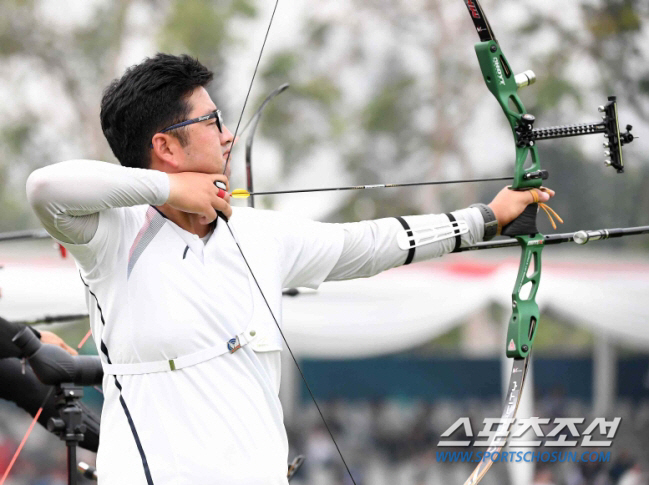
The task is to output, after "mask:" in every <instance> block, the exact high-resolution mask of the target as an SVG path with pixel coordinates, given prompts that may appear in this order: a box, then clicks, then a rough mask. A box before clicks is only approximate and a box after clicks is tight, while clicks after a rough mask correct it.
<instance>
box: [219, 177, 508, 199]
mask: <svg viewBox="0 0 649 485" xmlns="http://www.w3.org/2000/svg"><path fill="white" fill-rule="evenodd" d="M498 180H514V177H490V178H482V179H458V180H441V181H439V180H438V181H433V182H409V183H405V184H374V185H349V186H346V187H324V188H320V189H297V190H272V191H269V192H248V191H247V190H246V189H234V190H233V191H232V193H231V194H230V195H231V196H232V197H233V198H235V199H247V198H248V197H250V196H252V195H277V194H300V193H306V192H334V191H338V190H366V189H393V188H396V187H415V186H418V185H447V184H468V183H474V182H495V181H498Z"/></svg>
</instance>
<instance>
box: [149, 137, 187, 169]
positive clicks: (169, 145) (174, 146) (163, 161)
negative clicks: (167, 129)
mask: <svg viewBox="0 0 649 485" xmlns="http://www.w3.org/2000/svg"><path fill="white" fill-rule="evenodd" d="M151 143H152V144H153V150H152V153H151V162H152V166H153V165H154V164H155V165H160V166H161V168H168V169H171V170H170V171H176V170H178V167H179V163H180V158H179V157H180V153H181V152H182V147H181V146H180V142H179V141H178V139H177V138H175V137H173V136H171V135H167V134H166V133H156V134H155V135H153V139H152V140H151ZM155 162H157V163H155ZM164 171H166V170H164Z"/></svg>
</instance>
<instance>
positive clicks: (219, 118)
mask: <svg viewBox="0 0 649 485" xmlns="http://www.w3.org/2000/svg"><path fill="white" fill-rule="evenodd" d="M211 119H214V120H216V127H217V128H218V129H219V131H220V132H221V133H223V117H222V116H221V110H220V109H215V110H214V111H212V112H211V113H210V114H208V115H203V116H199V117H198V118H192V119H191V120H186V121H182V122H180V123H176V124H175V125H171V126H168V127H166V128H165V129H164V130H160V131H159V133H166V132H167V131H169V130H175V129H176V128H182V127H183V126H187V125H192V124H194V123H200V122H201V121H207V120H211Z"/></svg>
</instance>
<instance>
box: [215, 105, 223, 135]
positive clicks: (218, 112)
mask: <svg viewBox="0 0 649 485" xmlns="http://www.w3.org/2000/svg"><path fill="white" fill-rule="evenodd" d="M216 126H217V128H218V129H219V131H220V132H221V133H223V117H222V116H221V110H220V109H217V110H216Z"/></svg>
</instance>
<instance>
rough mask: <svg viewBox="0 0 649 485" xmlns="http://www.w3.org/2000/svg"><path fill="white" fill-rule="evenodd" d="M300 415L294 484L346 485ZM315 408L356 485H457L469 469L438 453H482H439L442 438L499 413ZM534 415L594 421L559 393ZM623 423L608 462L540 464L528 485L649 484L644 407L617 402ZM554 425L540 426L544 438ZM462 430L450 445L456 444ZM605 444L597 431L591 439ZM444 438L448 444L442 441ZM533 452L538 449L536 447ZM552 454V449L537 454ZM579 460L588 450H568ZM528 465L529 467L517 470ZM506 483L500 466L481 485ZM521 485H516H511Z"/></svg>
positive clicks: (312, 420)
mask: <svg viewBox="0 0 649 485" xmlns="http://www.w3.org/2000/svg"><path fill="white" fill-rule="evenodd" d="M305 407H308V409H307V410H305V412H304V413H300V417H299V418H298V419H295V420H292V421H291V420H289V419H288V417H287V424H288V430H289V442H290V443H291V457H292V456H293V455H295V454H298V453H302V454H304V455H305V456H306V461H305V464H304V467H303V470H301V472H300V473H299V474H297V475H296V477H295V479H294V481H293V482H292V483H295V484H296V485H306V484H309V485H325V484H327V485H351V484H352V482H351V480H350V478H349V476H348V475H347V473H346V471H345V469H344V465H343V463H342V461H341V459H340V457H339V456H338V453H337V451H336V448H335V446H334V444H333V442H332V440H331V438H330V437H329V434H328V432H327V430H326V428H325V427H324V425H323V424H322V421H321V420H320V418H319V415H318V414H317V410H315V409H314V408H313V407H312V406H308V405H307V404H305ZM321 408H322V409H323V412H324V414H325V417H326V419H327V423H328V424H329V426H330V428H331V431H332V432H333V434H334V436H335V438H336V441H337V443H338V445H339V446H340V448H341V451H342V453H343V456H344V457H345V460H346V462H347V465H348V466H349V468H350V470H351V472H352V474H353V476H354V479H355V480H356V484H357V485H388V484H389V485H394V484H399V485H451V484H462V483H464V481H465V480H466V479H467V478H468V476H469V475H470V473H471V472H472V471H473V468H474V466H475V463H473V464H469V463H448V462H446V463H442V462H438V461H437V452H440V451H471V450H472V449H473V450H474V451H478V450H482V451H484V448H480V449H476V448H448V447H438V446H437V444H438V442H439V441H440V435H441V434H442V433H443V432H444V431H446V430H447V429H448V428H449V427H450V426H451V425H452V424H453V423H454V422H455V421H456V420H457V419H458V418H459V417H463V416H467V417H470V419H471V424H472V427H473V432H474V435H475V434H477V433H478V432H479V431H480V430H481V429H482V427H483V422H482V420H483V419H484V418H485V417H495V416H500V414H501V403H500V402H499V401H496V400H494V401H490V402H485V401H472V400H467V401H443V402H436V403H434V404H428V403H423V402H419V401H413V400H411V399H408V398H404V399H390V400H379V401H375V402H355V403H350V402H343V401H339V402H329V403H322V404H321ZM534 415H535V416H538V417H550V418H551V421H552V419H553V418H555V417H584V418H586V419H585V423H584V426H583V427H581V426H578V428H579V430H580V431H583V430H584V428H585V426H587V425H588V424H590V423H591V422H592V420H593V419H594V417H595V416H593V415H592V413H591V411H590V406H589V405H586V404H584V403H582V402H580V401H570V400H565V399H563V398H562V397H561V395H560V393H558V394H557V393H553V394H552V395H550V396H549V397H547V398H541V397H539V398H537V406H536V410H535V413H534ZM617 416H619V417H621V418H622V421H621V424H620V426H619V428H618V432H617V434H616V436H615V438H614V440H613V443H612V446H611V447H610V448H598V449H597V450H596V451H597V452H602V451H603V452H608V451H610V460H609V461H608V462H606V463H603V462H582V463H568V462H564V463H538V464H536V465H535V472H534V476H533V478H532V480H533V481H532V482H531V483H530V485H649V474H648V473H647V471H648V470H649V469H648V468H647V466H646V464H648V463H649V433H648V432H647V431H649V402H641V403H639V404H633V403H624V402H622V403H619V405H616V411H615V415H614V416H610V417H607V419H611V418H612V417H617ZM553 427H554V425H549V426H548V427H544V432H546V433H547V432H549V431H550V430H551V429H552V428H553ZM457 433H460V431H458V432H456V434H454V435H453V436H452V437H451V438H450V439H462V435H461V434H459V435H458V434H457ZM596 438H600V439H605V437H603V436H601V435H599V436H598V435H597V433H595V434H594V435H593V439H596ZM446 439H449V438H446ZM537 450H539V449H538V448H537ZM540 450H541V451H555V450H556V449H540ZM560 451H577V452H578V455H581V453H582V452H584V451H593V449H592V448H583V449H582V448H576V449H575V448H570V449H567V450H566V449H562V450H560ZM523 466H529V465H523ZM511 483H512V482H511V477H510V475H509V472H508V470H507V465H506V464H504V463H496V464H494V465H493V466H492V468H491V470H490V471H489V472H488V473H487V474H486V475H485V477H484V478H483V480H482V482H481V484H484V485H507V484H511ZM512 485H513V484H512ZM517 485H519V484H517Z"/></svg>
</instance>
